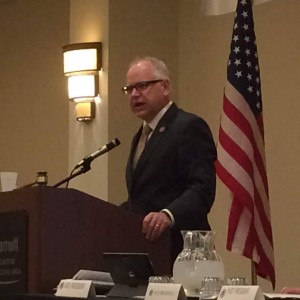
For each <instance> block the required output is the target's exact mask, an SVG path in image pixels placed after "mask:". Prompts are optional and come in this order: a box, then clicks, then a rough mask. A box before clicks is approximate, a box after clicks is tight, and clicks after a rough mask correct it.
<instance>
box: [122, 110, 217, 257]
mask: <svg viewBox="0 0 300 300" xmlns="http://www.w3.org/2000/svg"><path fill="white" fill-rule="evenodd" d="M141 131H142V128H140V129H139V131H138V133H137V134H136V135H135V136H134V138H133V142H132V146H131V152H130V156H129V160H128V164H127V168H126V183H127V189H128V206H129V208H130V209H131V210H133V211H137V212H142V213H143V214H147V213H149V212H152V211H160V210H162V209H164V208H166V209H168V210H169V211H170V212H171V213H172V214H173V216H174V219H175V226H174V227H173V228H172V231H173V240H174V241H173V244H174V245H172V246H173V247H175V248H174V249H173V250H174V251H175V253H174V255H173V256H176V255H177V254H178V252H179V251H180V250H181V248H182V237H181V236H180V230H186V229H190V230H197V229H198V230H199V229H202V230H209V229H210V226H209V223H208V219H207V214H208V213H209V211H210V208H211V206H212V204H213V202H214V198H215V187H216V173H215V167H214V161H215V159H216V148H215V144H214V141H213V137H212V134H211V131H210V129H209V127H208V125H207V124H206V122H205V121H204V120H203V119H201V118H200V117H198V116H196V115H194V114H191V113H187V112H185V111H183V110H181V109H178V108H177V106H176V105H175V104H172V105H171V107H170V108H169V109H168V110H167V112H166V113H165V114H164V116H163V117H162V119H161V120H160V121H159V123H158V125H157V127H156V128H155V130H154V132H153V134H152V136H151V138H150V139H149V141H148V142H147V144H146V147H145V149H144V151H143V153H142V155H141V157H140V159H139V161H138V163H137V166H136V169H135V170H133V167H132V158H133V155H134V152H135V148H136V146H137V144H138V140H139V138H140V135H141Z"/></svg>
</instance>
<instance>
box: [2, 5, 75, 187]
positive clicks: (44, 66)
mask: <svg viewBox="0 0 300 300" xmlns="http://www.w3.org/2000/svg"><path fill="white" fill-rule="evenodd" d="M68 25H69V1H68V0H60V1H40V0H27V1H22V0H14V1H0V32H1V34H0V37H1V42H0V44H1V46H0V70H1V71H0V72H1V78H0V171H16V172H18V174H19V176H18V181H17V184H18V186H21V185H24V184H27V183H30V182H33V181H34V180H35V178H36V172H37V171H41V170H46V171H48V175H49V183H50V184H54V183H56V182H58V181H60V180H61V179H62V178H64V177H65V176H66V175H67V169H68V119H67V113H68V103H67V101H65V97H66V87H65V84H64V80H63V79H64V77H63V68H62V50H61V46H62V45H63V44H65V43H67V41H68V35H69V26H68Z"/></svg>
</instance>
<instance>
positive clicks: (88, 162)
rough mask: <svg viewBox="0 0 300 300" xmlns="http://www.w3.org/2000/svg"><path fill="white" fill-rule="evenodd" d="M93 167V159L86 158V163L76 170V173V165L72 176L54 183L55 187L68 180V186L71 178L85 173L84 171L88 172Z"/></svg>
mask: <svg viewBox="0 0 300 300" xmlns="http://www.w3.org/2000/svg"><path fill="white" fill-rule="evenodd" d="M90 169H91V160H86V161H84V163H83V164H82V166H81V168H80V169H79V170H78V171H76V172H75V173H73V172H74V171H75V170H76V167H75V168H74V169H73V170H72V172H71V174H70V176H68V177H66V178H65V179H63V180H61V181H59V182H58V183H56V184H54V185H53V187H59V186H61V185H62V184H64V183H66V182H67V186H68V183H69V181H70V180H71V179H73V178H75V177H77V176H79V175H81V174H83V173H86V172H88V171H89V170H90Z"/></svg>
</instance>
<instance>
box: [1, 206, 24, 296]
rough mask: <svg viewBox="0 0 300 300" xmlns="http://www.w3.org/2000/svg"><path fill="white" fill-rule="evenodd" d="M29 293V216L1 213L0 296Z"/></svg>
mask: <svg viewBox="0 0 300 300" xmlns="http://www.w3.org/2000/svg"><path fill="white" fill-rule="evenodd" d="M10 292H13V293H24V292H27V214H26V212H25V211H14V212H5V213H0V294H3V293H10Z"/></svg>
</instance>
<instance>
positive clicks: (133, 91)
mask: <svg viewBox="0 0 300 300" xmlns="http://www.w3.org/2000/svg"><path fill="white" fill-rule="evenodd" d="M138 95H140V92H139V91H138V90H137V89H136V88H135V87H134V88H133V89H132V92H131V96H138Z"/></svg>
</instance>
